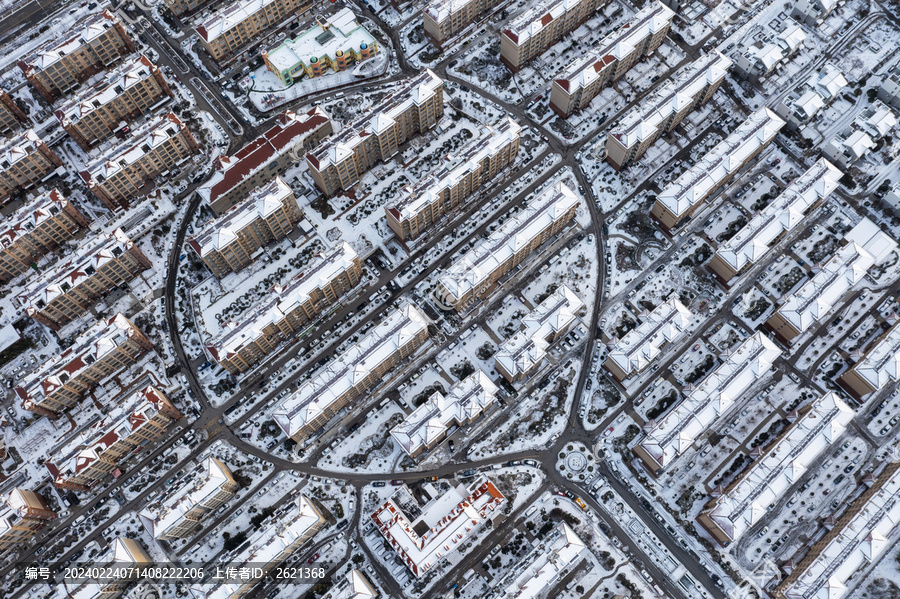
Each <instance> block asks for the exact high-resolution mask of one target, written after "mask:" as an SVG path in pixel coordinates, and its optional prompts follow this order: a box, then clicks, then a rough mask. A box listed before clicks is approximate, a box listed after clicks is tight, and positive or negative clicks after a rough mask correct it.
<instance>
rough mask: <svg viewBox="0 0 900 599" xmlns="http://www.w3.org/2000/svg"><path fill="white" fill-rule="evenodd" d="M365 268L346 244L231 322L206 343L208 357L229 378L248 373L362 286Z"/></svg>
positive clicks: (274, 290)
mask: <svg viewBox="0 0 900 599" xmlns="http://www.w3.org/2000/svg"><path fill="white" fill-rule="evenodd" d="M361 276H362V263H361V262H360V260H359V256H357V255H356V252H354V251H353V248H351V247H350V246H349V245H348V244H346V243H342V244H341V245H340V246H338V247H336V248H334V249H333V250H331V251H330V252H329V253H327V254H325V255H324V256H322V257H321V258H320V259H319V260H318V261H316V262H314V263H312V264H310V265H309V267H308V268H307V269H306V270H305V271H304V272H302V273H300V274H299V275H297V276H296V277H294V279H293V280H291V281H290V282H288V284H287V285H285V286H283V287H282V286H281V285H276V286H274V287H273V288H272V290H271V291H270V293H269V296H268V297H267V298H266V299H265V300H263V301H261V302H258V303H257V304H256V305H255V306H254V307H253V308H252V309H251V310H250V311H248V312H246V313H244V314H243V320H242V321H241V322H239V323H235V322H228V323H225V325H224V326H223V327H222V331H221V332H220V333H219V334H218V335H216V336H215V337H213V338H212V339H210V340H209V341H208V342H207V344H206V352H207V354H208V355H209V356H210V357H211V358H212V359H213V360H214V361H215V362H216V363H218V364H220V365H221V366H222V367H224V368H225V369H226V370H227V371H228V372H230V373H231V374H239V373H241V372H245V371H247V370H249V369H250V368H251V367H252V366H253V365H254V364H256V363H257V362H259V361H260V360H262V359H263V358H265V357H266V356H267V355H269V354H271V353H272V352H273V351H275V350H276V349H277V348H278V346H279V345H280V344H281V343H282V342H284V341H285V340H287V339H290V338H291V337H292V336H293V335H295V334H297V333H299V332H300V331H302V330H303V329H305V328H306V327H307V326H308V325H309V323H310V322H311V321H312V320H314V319H315V318H316V316H318V315H319V314H321V313H322V312H324V311H325V310H326V309H328V308H330V307H332V306H334V305H335V304H337V302H338V300H340V299H341V298H342V297H344V296H345V295H346V294H347V293H348V292H349V291H350V290H351V289H353V288H354V287H356V286H357V285H358V284H359V281H360V277H361Z"/></svg>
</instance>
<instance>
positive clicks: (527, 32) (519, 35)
mask: <svg viewBox="0 0 900 599" xmlns="http://www.w3.org/2000/svg"><path fill="white" fill-rule="evenodd" d="M587 1H588V0H554V1H552V2H551V3H550V4H549V5H547V4H543V3H538V4H535V5H534V6H533V7H531V8H530V9H528V10H526V11H525V12H523V13H522V14H520V15H519V16H517V17H516V18H514V19H513V20H512V21H510V23H509V24H508V25H507V26H506V28H505V29H503V30H502V35H505V36H506V37H508V38H509V39H510V40H512V41H513V42H515V43H516V44H518V45H520V46H521V45H522V44H524V43H525V42H527V41H528V39H529V38H531V37H532V36H535V35H537V34H539V33H540V32H541V31H543V30H544V29H546V28H547V27H550V26H552V25H553V22H554V21H555V20H557V19H559V18H560V17H563V16H565V15H567V14H569V12H570V11H572V10H574V9H576V8H577V7H578V5H579V4H581V3H582V2H587Z"/></svg>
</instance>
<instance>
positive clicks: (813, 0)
mask: <svg viewBox="0 0 900 599" xmlns="http://www.w3.org/2000/svg"><path fill="white" fill-rule="evenodd" d="M835 6H837V0H797V3H796V4H794V8H793V9H792V10H791V18H792V19H794V20H796V21H799V22H800V23H803V24H804V25H809V26H810V27H817V26H818V23H819V22H820V21H823V20H825V19H827V18H828V15H830V14H831V11H833V10H834V7H835Z"/></svg>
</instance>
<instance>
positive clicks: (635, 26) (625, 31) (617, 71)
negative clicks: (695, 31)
mask: <svg viewBox="0 0 900 599" xmlns="http://www.w3.org/2000/svg"><path fill="white" fill-rule="evenodd" d="M674 16H675V13H674V12H672V11H671V10H669V8H667V7H666V6H665V5H664V4H662V3H661V2H659V0H655V1H653V2H648V3H647V5H646V6H645V7H644V8H642V9H641V10H639V11H638V12H637V13H636V14H635V15H634V17H632V18H631V20H630V21H628V22H627V23H625V24H624V25H622V26H621V27H619V28H618V29H617V30H616V31H614V32H613V33H611V34H609V35H607V36H606V37H605V38H603V40H602V41H601V42H600V43H599V44H597V45H596V46H595V47H594V48H593V49H592V50H590V51H589V52H587V53H586V54H585V55H583V56H579V57H578V58H576V59H575V60H574V61H573V62H572V63H571V64H570V65H569V66H568V67H566V68H565V70H564V71H563V75H562V77H561V78H559V79H554V80H553V86H552V88H551V90H550V108H552V109H553V112H555V113H556V114H558V115H559V116H561V117H562V118H568V117H569V115H571V114H572V113H574V112H578V111H580V110H583V109H584V108H585V107H586V106H588V105H589V104H590V103H591V100H593V99H594V98H595V97H596V96H597V94H599V93H600V92H601V91H602V90H603V89H605V88H606V87H607V86H608V85H612V84H613V83H614V82H616V81H618V80H619V79H620V78H621V77H622V76H623V75H624V74H625V73H627V72H628V71H629V69H631V67H633V66H634V64H635V63H636V62H637V61H639V60H641V59H642V58H644V57H645V56H650V55H651V54H653V53H654V52H656V49H657V48H659V46H660V44H662V43H663V40H664V39H666V34H667V33H668V32H669V25H670V24H671V23H672V18H673V17H674Z"/></svg>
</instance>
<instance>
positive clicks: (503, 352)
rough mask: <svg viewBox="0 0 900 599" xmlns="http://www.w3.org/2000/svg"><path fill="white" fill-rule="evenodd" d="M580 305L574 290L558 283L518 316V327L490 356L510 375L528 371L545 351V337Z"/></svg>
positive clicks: (564, 323) (567, 324)
mask: <svg viewBox="0 0 900 599" xmlns="http://www.w3.org/2000/svg"><path fill="white" fill-rule="evenodd" d="M582 308H584V303H583V302H582V301H581V299H579V298H578V296H577V295H575V292H574V291H572V290H571V289H569V288H568V287H566V286H565V285H563V286H561V287H560V288H559V289H557V290H556V291H554V292H553V293H552V294H551V295H549V296H547V298H546V299H544V301H542V302H541V303H540V304H539V305H538V306H537V307H536V308H535V309H534V310H532V311H531V313H530V314H528V316H526V317H525V318H524V319H523V320H522V328H521V330H519V331H518V332H517V333H516V334H515V335H513V336H512V337H510V338H509V339H507V340H506V341H504V342H503V343H502V344H501V345H500V347H499V348H498V349H497V353H496V354H494V360H496V362H497V363H498V364H500V365H501V366H503V369H504V370H506V372H508V373H509V374H510V375H511V376H513V377H515V376H517V375H518V374H519V373H523V372H529V371H530V370H531V369H532V368H534V367H535V366H536V365H537V364H540V363H541V361H542V360H543V359H544V356H545V355H546V354H547V348H548V347H549V346H550V343H549V342H548V341H547V339H553V338H555V337H556V335H557V333H558V332H559V331H564V330H566V329H568V328H569V327H571V326H572V323H574V322H575V320H576V319H577V318H578V312H579V311H581V309H582Z"/></svg>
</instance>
